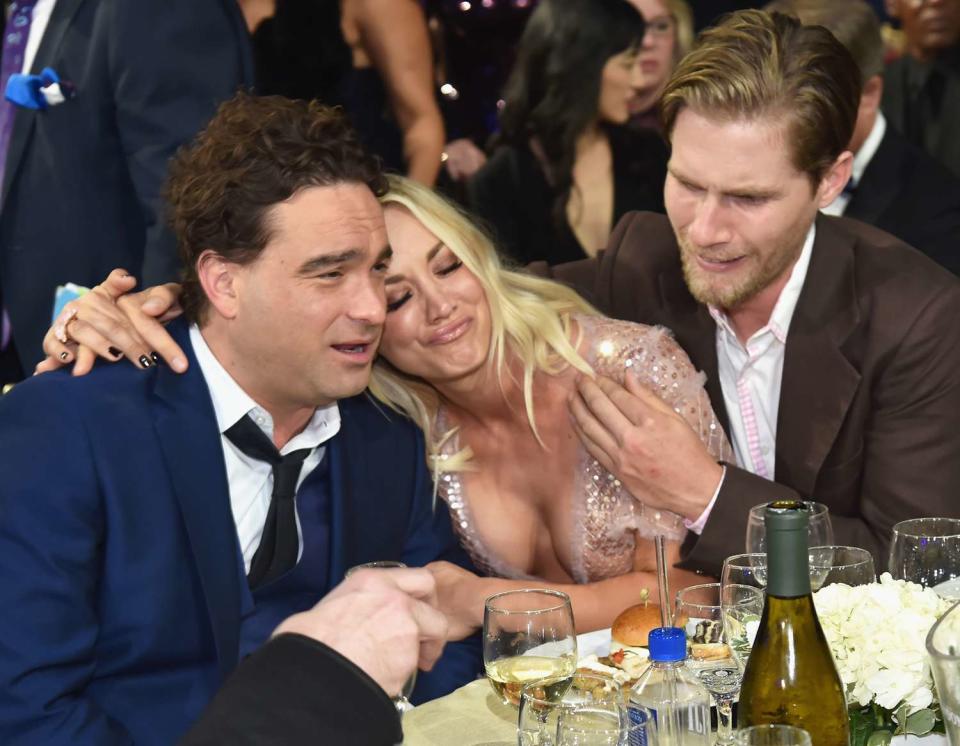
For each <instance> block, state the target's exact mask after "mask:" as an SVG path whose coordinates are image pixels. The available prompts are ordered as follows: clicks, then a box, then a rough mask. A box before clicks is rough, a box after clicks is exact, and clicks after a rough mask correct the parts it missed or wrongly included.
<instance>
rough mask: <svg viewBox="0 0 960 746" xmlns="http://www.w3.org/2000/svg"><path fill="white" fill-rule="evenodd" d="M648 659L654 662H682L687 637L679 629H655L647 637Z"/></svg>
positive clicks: (684, 656) (685, 650) (685, 653)
mask: <svg viewBox="0 0 960 746" xmlns="http://www.w3.org/2000/svg"><path fill="white" fill-rule="evenodd" d="M647 642H648V644H649V645H650V658H651V659H653V660H655V661H661V662H671V661H682V660H683V659H684V658H686V657H687V636H686V634H684V631H683V630H682V629H681V628H680V627H657V628H656V629H652V630H650V634H649V635H647Z"/></svg>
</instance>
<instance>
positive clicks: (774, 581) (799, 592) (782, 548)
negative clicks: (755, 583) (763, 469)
mask: <svg viewBox="0 0 960 746" xmlns="http://www.w3.org/2000/svg"><path fill="white" fill-rule="evenodd" d="M763 522H764V527H765V528H766V532H767V593H769V594H770V595H771V596H776V597H778V598H797V597H799V596H807V595H809V594H810V558H809V555H808V554H807V534H808V527H809V525H810V511H809V510H808V509H807V507H806V505H804V503H802V502H800V501H799V500H777V501H776V502H772V503H770V504H769V505H768V506H767V509H766V511H764V517H763Z"/></svg>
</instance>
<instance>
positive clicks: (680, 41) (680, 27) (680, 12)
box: [663, 0, 695, 64]
mask: <svg viewBox="0 0 960 746" xmlns="http://www.w3.org/2000/svg"><path fill="white" fill-rule="evenodd" d="M663 4H664V5H666V6H667V12H668V13H669V14H670V15H671V17H672V18H673V23H674V26H675V39H676V41H675V42H674V45H673V64H677V63H678V62H679V61H680V60H681V59H683V57H684V56H685V55H686V54H687V52H689V51H690V50H691V49H693V40H694V36H695V34H694V32H693V11H692V10H691V9H690V4H689V3H688V2H687V0H663Z"/></svg>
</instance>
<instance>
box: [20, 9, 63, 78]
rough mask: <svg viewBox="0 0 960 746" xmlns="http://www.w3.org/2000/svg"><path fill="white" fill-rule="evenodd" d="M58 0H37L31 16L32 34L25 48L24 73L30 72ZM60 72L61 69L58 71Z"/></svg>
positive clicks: (22, 70) (28, 37)
mask: <svg viewBox="0 0 960 746" xmlns="http://www.w3.org/2000/svg"><path fill="white" fill-rule="evenodd" d="M56 4H57V0H37V3H36V5H34V6H33V15H32V16H31V18H30V34H29V35H28V36H27V46H26V48H25V49H24V50H23V68H22V69H21V70H20V72H22V73H29V72H30V68H31V67H33V61H34V59H36V56H37V50H38V49H39V48H40V40H41V39H43V34H44V32H45V31H46V30H47V23H49V21H50V15H51V14H52V13H53V6H54V5H56ZM58 72H59V71H58Z"/></svg>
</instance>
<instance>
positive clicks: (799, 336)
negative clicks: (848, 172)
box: [776, 216, 860, 495]
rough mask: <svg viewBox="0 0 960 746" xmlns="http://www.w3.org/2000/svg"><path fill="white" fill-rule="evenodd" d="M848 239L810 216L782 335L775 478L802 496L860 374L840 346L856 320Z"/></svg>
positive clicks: (809, 487)
mask: <svg viewBox="0 0 960 746" xmlns="http://www.w3.org/2000/svg"><path fill="white" fill-rule="evenodd" d="M852 242H853V239H851V238H850V237H849V236H847V235H844V234H843V233H842V232H840V231H839V230H838V228H837V227H836V223H835V219H833V218H827V217H824V216H820V217H819V218H818V219H817V236H816V240H815V242H814V246H813V254H812V256H811V258H810V266H809V268H808V270H807V277H806V280H805V281H804V284H803V290H802V291H801V293H800V298H799V300H798V301H797V307H796V310H795V311H794V314H793V320H792V321H791V323H790V329H789V332H788V336H787V346H786V354H785V358H784V364H783V378H782V380H781V387H780V410H779V415H778V418H777V455H776V478H777V481H778V482H782V483H784V484H789V485H790V486H791V487H793V488H794V489H796V490H797V491H799V492H800V493H801V494H804V495H810V494H811V493H812V492H813V488H814V484H815V482H816V478H817V474H818V473H819V471H820V468H821V466H822V465H823V462H824V459H825V458H826V456H827V454H828V453H829V451H830V449H831V447H832V446H833V444H834V441H835V440H836V437H837V433H838V432H839V430H840V427H841V425H842V424H843V421H844V418H845V416H846V413H847V409H848V408H849V406H850V403H851V401H852V400H853V396H854V394H855V393H856V390H857V387H858V386H859V384H860V374H859V373H858V372H857V370H856V369H855V368H854V367H853V365H851V364H850V362H849V361H848V360H847V358H846V356H845V355H844V353H843V344H844V342H845V341H846V340H847V338H848V337H849V335H850V333H851V332H852V331H853V330H854V329H855V328H856V326H857V325H858V324H859V322H860V313H859V307H858V304H857V295H856V287H855V284H854V274H853V261H854V257H853V247H852Z"/></svg>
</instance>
